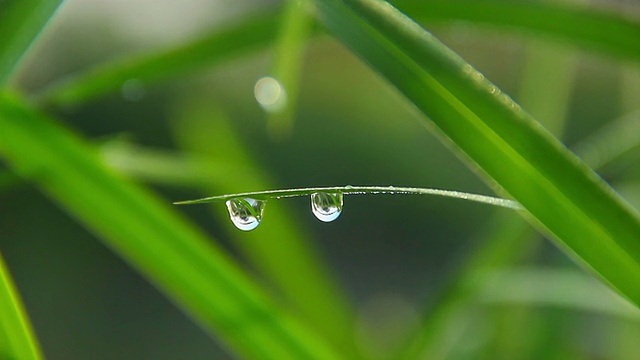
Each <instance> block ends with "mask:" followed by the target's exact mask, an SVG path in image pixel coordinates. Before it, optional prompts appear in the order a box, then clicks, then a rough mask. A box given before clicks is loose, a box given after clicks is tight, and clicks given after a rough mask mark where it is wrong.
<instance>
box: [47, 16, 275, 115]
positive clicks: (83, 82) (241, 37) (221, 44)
mask: <svg viewBox="0 0 640 360" xmlns="http://www.w3.org/2000/svg"><path fill="white" fill-rule="evenodd" d="M278 20H279V17H278V16H277V14H275V13H269V14H268V15H262V16H261V17H257V18H250V19H245V20H243V21H242V22H240V23H239V24H236V25H234V26H231V27H229V28H225V29H222V30H220V31H216V32H215V33H213V34H211V35H209V36H206V37H204V38H201V39H198V40H196V41H194V42H191V43H187V44H185V45H182V46H179V47H176V48H172V49H168V50H165V51H161V52H158V53H153V54H149V55H143V56H133V57H131V58H125V59H123V60H121V61H113V62H110V63H106V64H104V65H102V66H98V67H96V68H94V69H93V70H91V71H89V72H86V73H80V74H79V75H76V76H72V77H69V78H64V79H62V80H60V81H59V82H56V83H53V84H52V85H51V86H50V87H48V88H46V89H45V90H44V91H43V92H42V93H40V94H36V100H37V101H38V102H39V103H41V104H42V105H44V106H47V105H56V106H63V107H64V106H74V105H77V104H81V103H84V102H87V101H90V100H92V99H94V98H96V97H99V96H101V95H105V94H108V93H114V92H119V91H120V89H121V88H122V84H123V83H124V82H126V81H127V80H131V79H135V80H137V81H140V82H141V83H142V84H145V85H146V84H148V83H152V82H157V81H160V80H164V79H167V78H171V77H176V76H179V75H183V74H186V73H188V72H190V71H193V70H195V69H202V68H203V67H206V66H211V65H214V64H216V63H218V62H222V61H225V60H228V59H231V58H234V57H236V56H240V55H242V54H245V53H247V52H248V51H250V50H252V49H255V48H258V47H261V46H264V45H266V44H268V43H269V42H271V41H272V40H273V39H274V38H275V36H276V34H277V30H278Z"/></svg>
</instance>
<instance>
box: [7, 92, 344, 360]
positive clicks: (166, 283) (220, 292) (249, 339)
mask: <svg viewBox="0 0 640 360" xmlns="http://www.w3.org/2000/svg"><path fill="white" fill-rule="evenodd" d="M0 154H1V155H2V156H3V157H4V158H5V159H6V161H7V162H8V163H9V165H10V166H11V167H12V168H13V169H14V170H15V171H16V172H18V173H19V174H21V175H22V176H24V177H26V178H28V179H30V180H32V181H34V182H35V183H36V184H37V185H38V186H39V187H40V188H41V190H42V191H43V192H45V193H46V194H47V195H49V196H50V197H51V198H53V200H55V201H56V202H58V203H59V204H60V205H61V206H62V207H63V208H64V209H66V210H67V211H68V212H69V213H70V214H71V215H73V216H74V217H76V218H77V219H78V221H80V222H81V223H83V224H84V225H85V226H86V227H88V228H89V229H90V230H92V231H93V232H94V233H96V234H97V235H98V236H99V237H101V238H102V239H103V240H104V241H105V243H106V244H107V245H109V246H110V247H111V248H113V249H114V250H115V251H116V252H117V253H118V254H119V255H121V256H122V257H123V258H125V259H126V260H127V261H128V262H129V263H130V264H131V265H132V266H134V267H135V268H136V269H137V270H139V271H140V272H141V273H142V274H143V275H145V276H146V277H147V278H148V279H150V280H151V281H152V282H153V283H154V284H155V285H156V286H158V288H159V289H161V290H162V291H163V292H164V293H165V294H166V295H168V296H169V297H170V298H171V299H172V300H174V301H175V302H176V303H177V305H178V306H180V307H181V308H182V309H183V310H185V311H186V312H187V313H188V314H189V315H191V316H192V317H193V318H194V319H195V320H197V321H198V322H199V323H200V324H201V325H202V326H203V328H204V329H206V330H208V331H209V332H210V333H213V334H216V335H218V336H219V337H220V339H222V340H223V341H224V342H225V344H226V345H227V346H228V347H229V348H231V349H232V350H233V351H234V352H235V353H237V354H238V355H239V356H240V357H243V358H248V359H267V358H272V359H286V358H315V359H334V358H337V357H338V356H337V355H336V354H335V353H334V351H333V350H332V349H331V348H330V347H329V346H328V345H327V344H326V343H324V342H323V340H322V339H321V338H318V337H317V336H315V334H313V333H312V332H311V331H309V330H308V329H307V328H306V327H304V326H303V325H302V324H300V323H299V322H298V321H297V320H295V319H294V317H293V316H292V315H291V314H290V313H289V312H288V311H286V310H285V309H283V308H282V307H279V306H277V305H276V304H275V303H274V301H273V300H272V299H270V298H269V297H267V296H266V294H265V293H264V292H263V291H262V290H261V289H260V288H259V287H258V286H257V285H256V284H255V283H254V282H253V281H251V279H250V278H248V277H247V275H246V274H244V273H243V272H241V271H240V270H239V268H238V267H237V266H236V265H235V264H234V263H232V262H231V260H229V259H228V258H227V257H226V256H225V254H224V253H223V252H222V251H221V250H220V249H219V248H217V247H216V246H215V245H214V243H212V242H210V241H208V239H207V238H205V237H204V236H203V235H202V234H201V233H200V232H198V231H197V230H196V229H194V228H193V227H192V226H191V225H190V224H189V223H187V222H186V221H185V220H184V219H182V218H180V217H179V216H177V215H176V214H175V213H174V212H172V211H171V210H170V209H169V208H168V207H166V206H164V204H163V201H161V200H159V199H157V198H156V197H154V196H152V195H151V194H150V193H148V192H146V191H144V190H143V189H141V188H139V187H137V186H135V185H133V184H131V183H130V182H127V181H124V180H122V179H120V178H119V177H117V176H115V175H114V174H113V173H111V172H110V171H109V170H108V169H106V168H105V167H104V166H103V165H102V163H101V162H100V161H99V158H98V157H97V154H96V153H95V152H94V149H93V148H92V147H90V146H88V145H87V144H86V143H85V142H84V141H82V140H81V139H78V138H77V137H75V136H74V135H73V134H71V133H69V132H67V131H65V130H64V129H62V128H61V127H60V126H58V125H56V124H55V123H54V122H52V121H50V120H49V119H47V118H46V117H44V116H43V115H41V114H39V113H37V112H35V111H33V110H31V109H29V108H28V107H27V106H25V105H24V104H23V103H22V102H21V101H20V100H19V99H17V98H15V97H13V96H10V95H7V94H1V95H0Z"/></svg>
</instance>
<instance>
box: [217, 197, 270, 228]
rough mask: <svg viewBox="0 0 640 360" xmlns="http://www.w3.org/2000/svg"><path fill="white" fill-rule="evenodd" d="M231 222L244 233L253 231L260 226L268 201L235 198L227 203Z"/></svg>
mask: <svg viewBox="0 0 640 360" xmlns="http://www.w3.org/2000/svg"><path fill="white" fill-rule="evenodd" d="M226 204H227V210H229V217H230V218H231V222H233V225H235V226H236V227H237V228H238V229H240V230H243V231H249V230H253V229H255V228H257V227H258V225H260V221H261V220H262V213H263V212H264V206H265V205H266V201H263V200H256V199H252V198H235V199H229V200H227V202H226Z"/></svg>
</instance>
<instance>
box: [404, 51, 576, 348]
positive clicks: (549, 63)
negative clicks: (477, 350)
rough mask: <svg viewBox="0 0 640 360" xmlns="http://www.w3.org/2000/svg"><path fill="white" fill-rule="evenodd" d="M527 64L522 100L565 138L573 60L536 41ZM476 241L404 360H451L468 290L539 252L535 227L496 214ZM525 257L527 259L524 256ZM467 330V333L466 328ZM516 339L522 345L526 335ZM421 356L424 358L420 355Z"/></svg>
mask: <svg viewBox="0 0 640 360" xmlns="http://www.w3.org/2000/svg"><path fill="white" fill-rule="evenodd" d="M527 50H528V51H527V52H528V56H527V61H526V64H527V65H526V66H525V68H524V70H523V73H522V80H521V85H520V91H519V99H520V100H521V102H522V104H524V105H526V106H527V108H528V109H529V111H532V112H533V114H536V116H537V117H538V119H541V121H544V125H545V127H546V128H547V129H550V131H553V132H554V133H555V134H560V133H562V130H563V128H564V122H565V119H566V114H567V111H568V104H569V99H570V98H571V92H572V89H573V78H574V76H573V75H574V74H573V71H572V70H571V69H572V66H571V65H572V63H573V62H574V61H573V58H574V54H573V53H572V52H570V51H567V50H566V49H562V48H560V47H559V46H557V45H555V46H554V44H548V43H541V42H540V40H538V39H532V40H531V41H530V43H529V44H527ZM496 215H498V216H496V217H495V218H494V219H492V221H490V222H489V223H488V224H487V225H485V226H484V228H485V231H484V232H482V231H481V232H480V233H481V236H479V237H478V238H477V239H475V241H474V245H475V247H474V248H473V249H472V250H470V251H469V253H468V254H465V256H464V257H463V259H461V261H459V263H460V264H461V265H459V266H458V267H456V268H455V269H454V271H453V272H452V274H451V275H450V279H449V281H448V282H445V286H444V287H443V288H442V289H441V290H440V292H439V293H438V295H436V297H435V299H434V300H433V301H431V302H430V304H429V307H428V308H427V309H426V311H424V315H423V320H422V324H421V326H420V328H419V329H417V331H416V332H415V333H414V334H412V336H410V337H409V338H408V339H409V342H408V344H406V345H405V346H404V347H403V348H402V349H400V351H401V352H402V355H401V356H402V357H403V358H410V359H413V358H418V357H420V356H425V357H428V358H430V359H442V358H447V357H448V355H450V352H451V351H453V349H454V348H455V347H456V346H457V344H459V343H458V342H456V341H455V340H454V341H452V338H453V339H460V338H461V337H462V336H463V335H462V334H464V332H465V330H466V329H467V327H468V326H469V325H470V323H471V321H468V322H467V323H465V324H464V325H463V326H460V325H459V323H460V322H459V321H455V319H459V318H462V317H463V315H462V314H463V313H465V312H468V311H471V312H473V311H474V308H475V303H476V302H477V293H476V292H474V289H472V288H470V287H469V286H468V284H470V283H473V282H477V281H480V280H481V279H479V278H478V273H479V272H489V271H496V270H497V269H503V268H508V267H510V266H512V265H513V264H515V263H518V262H520V261H523V260H524V258H525V256H526V257H528V256H531V254H532V253H534V252H535V250H537V249H538V248H539V247H540V246H539V245H540V240H541V239H540V237H539V236H535V234H534V233H533V231H532V228H531V226H529V224H528V223H527V222H525V221H524V220H523V219H521V218H518V217H514V216H512V215H511V216H508V217H507V216H504V215H505V214H502V213H499V214H496ZM525 254H526V255H525ZM518 313H519V314H518V315H519V316H517V318H518V319H517V320H522V319H523V317H528V316H529V315H528V314H527V313H528V311H527V310H526V309H520V310H519V311H518ZM465 326H467V327H465ZM516 332H517V334H515V335H516V336H515V337H514V338H515V339H516V340H514V341H517V339H520V335H521V332H520V331H516ZM418 354H420V355H418Z"/></svg>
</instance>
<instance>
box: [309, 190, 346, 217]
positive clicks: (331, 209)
mask: <svg viewBox="0 0 640 360" xmlns="http://www.w3.org/2000/svg"><path fill="white" fill-rule="evenodd" d="M342 203H343V196H342V193H326V192H317V193H313V194H311V211H312V212H313V215H315V216H316V217H317V218H318V220H320V221H324V222H330V221H333V220H335V219H337V218H338V216H340V214H341V213H342Z"/></svg>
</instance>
